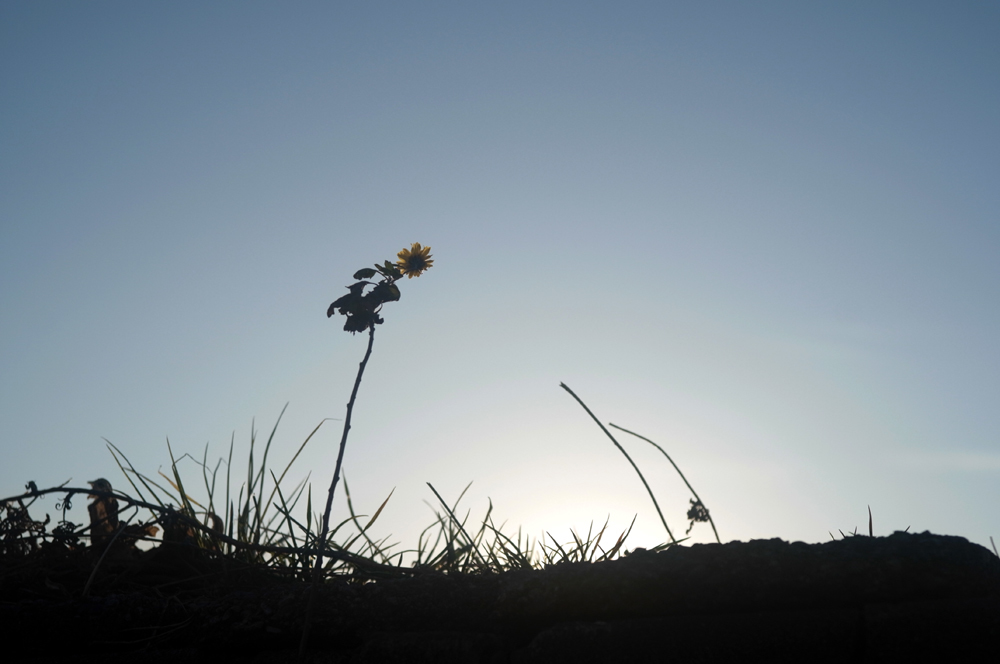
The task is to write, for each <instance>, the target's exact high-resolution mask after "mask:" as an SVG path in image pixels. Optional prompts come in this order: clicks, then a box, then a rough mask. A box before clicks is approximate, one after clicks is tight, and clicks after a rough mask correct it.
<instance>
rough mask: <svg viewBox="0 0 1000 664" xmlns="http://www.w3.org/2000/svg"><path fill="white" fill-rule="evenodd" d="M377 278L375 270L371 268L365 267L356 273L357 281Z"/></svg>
mask: <svg viewBox="0 0 1000 664" xmlns="http://www.w3.org/2000/svg"><path fill="white" fill-rule="evenodd" d="M374 276H375V270H373V269H372V268H370V267H363V268H361V269H360V270H358V271H357V272H355V273H354V278H355V279H371V278H372V277H374Z"/></svg>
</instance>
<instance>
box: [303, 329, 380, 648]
mask: <svg viewBox="0 0 1000 664" xmlns="http://www.w3.org/2000/svg"><path fill="white" fill-rule="evenodd" d="M373 343H375V325H374V324H373V325H372V326H371V327H370V328H369V332H368V350H367V351H365V357H364V359H363V360H361V366H359V367H358V376H357V378H355V379H354V389H353V390H352V391H351V400H350V401H348V402H347V417H346V418H344V433H343V435H341V437H340V451H339V452H337V465H336V467H335V468H334V469H333V480H332V481H331V482H330V490H329V492H328V493H327V495H326V509H325V510H324V511H323V527H322V529H321V530H320V535H319V541H318V542H317V544H318V547H317V549H318V550H319V553H317V554H316V566H315V567H313V578H312V581H313V583H312V588H311V590H310V593H309V601H308V602H307V604H306V617H305V625H304V626H303V628H302V641H301V642H300V643H299V659H300V661H301V659H302V657H303V655H304V653H305V647H306V641H307V639H308V637H309V627H310V623H311V618H312V609H313V601H314V600H315V598H316V586H317V585H318V584H319V581H320V579H321V578H322V575H323V553H324V552H325V551H326V548H327V541H326V538H327V534H328V533H329V532H330V511H331V510H332V508H333V494H334V492H336V490H337V482H338V481H339V480H340V466H341V464H342V463H343V462H344V450H345V449H346V448H347V434H348V433H349V432H350V431H351V413H353V412H354V401H355V400H356V399H357V398H358V388H360V387H361V377H362V376H363V375H364V373H365V367H366V366H367V365H368V358H369V357H371V354H372V344H373Z"/></svg>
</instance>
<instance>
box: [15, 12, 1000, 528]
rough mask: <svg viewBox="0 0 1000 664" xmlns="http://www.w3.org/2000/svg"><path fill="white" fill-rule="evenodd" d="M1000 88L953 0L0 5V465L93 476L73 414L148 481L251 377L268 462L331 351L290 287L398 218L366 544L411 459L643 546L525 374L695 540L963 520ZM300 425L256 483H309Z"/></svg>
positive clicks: (986, 307) (370, 383)
mask: <svg viewBox="0 0 1000 664" xmlns="http://www.w3.org/2000/svg"><path fill="white" fill-rule="evenodd" d="M998 118H1000V7H998V5H997V4H995V3H989V2H965V3H962V2H960V3H920V2H897V3H888V2H885V3H870V2H858V3H845V2H840V3H827V4H825V5H821V4H819V3H808V4H806V3H797V2H788V3H717V2H690V3H655V2H653V3H629V2H615V3H582V2H573V3H539V2H526V3H514V2H506V3H499V4H497V5H494V6H492V7H487V6H483V4H482V3H403V2H400V3H378V2H370V3H357V4H351V3H332V2H322V3H319V2H317V3H310V2H298V3H250V2H233V3H222V2H216V3H209V4H206V3H193V2H188V3H185V2H172V3H157V4H153V3H125V2H121V3H101V2H96V3H69V2H46V3H36V2H5V3H3V4H2V5H0V312H2V314H0V316H2V318H0V320H2V326H0V422H2V430H3V435H4V442H3V443H2V445H3V447H2V449H3V458H4V462H3V464H2V465H0V484H2V486H3V487H4V489H3V493H5V494H13V493H16V492H17V491H19V490H20V489H21V487H22V486H23V484H24V483H25V482H26V481H28V480H34V481H36V482H37V483H38V484H39V486H49V485H54V484H57V483H59V482H62V481H64V480H66V479H67V478H70V477H72V478H73V484H74V485H82V484H83V483H84V482H85V481H86V480H91V479H94V478H96V477H98V476H106V477H108V478H109V479H110V480H111V481H112V483H113V484H115V485H116V486H123V485H124V481H123V478H122V476H121V474H120V472H119V471H118V470H117V467H116V466H115V465H114V463H113V461H112V459H111V457H110V455H109V454H108V453H107V452H106V451H105V449H104V443H103V441H102V437H106V438H108V439H109V440H111V441H112V442H113V443H115V444H116V445H118V446H119V447H120V448H122V449H123V450H124V451H125V452H126V453H127V454H129V456H130V457H131V459H132V460H133V462H134V463H135V464H136V465H137V466H138V467H139V468H141V469H143V470H146V471H147V472H149V473H155V472H156V470H157V468H160V467H163V468H166V465H167V463H168V457H167V449H166V444H165V440H166V439H167V438H168V437H169V439H170V441H171V444H172V445H173V447H174V450H175V452H191V453H197V454H198V455H200V454H201V451H202V450H203V447H204V445H205V443H210V444H211V447H210V456H213V457H215V456H218V455H221V454H223V453H224V452H225V451H226V450H227V448H228V443H229V440H230V437H231V436H232V435H233V434H234V432H235V439H236V443H237V446H236V456H237V457H239V458H240V459H241V463H240V468H239V471H238V472H239V473H242V472H243V465H242V459H243V458H244V457H245V454H246V449H247V445H248V441H249V437H250V424H251V420H252V419H253V418H255V417H256V421H257V427H258V429H260V430H261V431H262V432H263V434H262V435H264V436H266V433H267V432H268V431H269V430H270V428H271V427H272V426H273V424H274V421H275V418H276V417H277V416H278V413H279V412H280V410H281V408H282V406H283V405H284V404H285V402H290V406H289V408H288V411H287V413H286V415H285V419H284V420H283V422H282V424H281V427H280V428H279V430H278V434H277V437H276V442H275V447H274V449H273V451H272V459H273V460H274V462H275V463H274V465H275V466H277V467H280V465H283V463H284V462H285V461H286V460H287V459H288V458H289V457H290V456H291V454H292V453H293V452H294V450H295V448H296V447H297V446H298V445H299V444H300V443H301V441H302V440H303V439H304V438H305V436H306V435H307V434H308V432H309V431H310V430H311V429H312V428H313V427H315V426H316V424H317V423H318V422H319V421H320V420H322V419H323V418H325V417H333V418H342V417H343V416H344V406H345V404H346V402H347V399H348V396H349V393H350V389H351V386H352V383H353V380H354V374H355V371H356V368H357V363H358V362H359V361H360V359H361V356H362V354H363V352H364V346H365V339H364V338H363V337H362V336H357V337H352V336H351V335H349V334H346V333H344V332H342V331H341V329H340V328H341V325H342V323H341V321H338V320H333V321H330V320H327V318H326V316H325V312H326V308H327V306H328V305H329V303H330V302H331V301H332V300H334V299H336V298H337V297H339V296H340V295H341V294H342V293H344V292H346V291H344V286H345V285H347V284H348V283H350V282H351V275H352V274H353V272H354V271H355V270H357V269H358V268H360V267H363V266H366V265H369V264H370V263H372V262H374V261H381V260H385V259H387V258H393V257H394V256H395V254H396V252H397V251H399V250H400V249H401V248H403V247H405V246H409V244H410V243H412V242H421V243H423V244H425V245H430V246H431V247H432V254H433V256H434V259H435V265H434V267H433V269H432V270H431V271H430V272H428V273H427V274H426V275H424V276H423V277H421V278H420V279H415V280H406V281H404V282H403V283H402V284H401V287H402V294H403V297H402V300H401V301H400V302H398V303H392V304H390V305H389V306H387V307H386V309H385V311H384V316H385V318H386V323H385V324H384V325H383V326H381V327H380V328H379V330H378V333H377V335H376V340H375V350H374V353H373V356H372V360H371V363H370V365H369V370H368V373H367V374H366V377H365V381H364V383H363V385H362V388H361V395H360V398H359V403H358V407H357V409H356V412H355V422H354V428H353V430H352V433H351V439H350V443H349V446H348V453H347V458H346V461H345V466H346V470H347V476H348V479H349V480H350V482H351V485H352V490H353V494H354V497H355V501H356V505H357V506H358V507H359V509H361V510H362V511H369V512H370V511H372V510H374V509H375V507H377V505H378V504H379V503H380V502H381V501H382V499H383V498H384V497H385V496H386V495H387V494H388V493H389V491H390V490H391V489H392V488H393V487H396V491H395V494H394V496H393V498H392V501H391V502H390V503H389V505H388V506H387V508H386V511H385V512H384V514H383V516H382V517H381V521H380V525H381V526H382V530H381V531H380V532H381V533H382V534H388V533H392V534H393V535H395V539H398V540H400V541H401V542H402V544H403V545H404V546H412V545H414V544H415V543H416V533H417V532H418V531H419V529H420V528H422V527H423V526H425V525H427V524H429V523H430V522H431V520H432V514H431V512H430V510H429V509H428V507H427V506H426V505H425V504H424V502H423V501H425V500H429V501H433V496H432V494H431V493H430V491H429V489H427V487H426V485H425V484H424V483H425V482H427V481H429V482H432V483H433V484H434V485H435V486H436V487H437V488H438V489H439V490H440V491H441V492H442V493H443V494H444V495H445V496H446V497H448V498H449V499H453V498H455V497H457V495H458V493H459V492H460V491H461V489H462V488H463V487H464V486H465V485H466V484H467V483H468V482H470V481H473V482H474V484H473V485H472V489H470V491H469V493H468V494H467V496H466V499H465V501H464V502H463V504H464V505H465V506H466V507H467V508H469V509H472V510H473V516H474V517H475V516H480V515H482V514H483V513H484V512H485V509H486V506H487V497H490V498H492V500H493V504H494V506H495V512H494V516H495V518H497V519H498V521H500V520H507V521H508V524H509V525H510V526H513V527H516V526H517V525H522V526H523V527H524V529H525V532H526V533H527V534H530V535H533V536H537V535H540V534H541V532H542V530H543V529H548V530H549V531H550V532H552V533H553V534H554V535H556V536H557V537H558V538H559V539H562V540H565V539H569V528H571V527H573V528H577V529H586V527H587V525H588V524H589V522H590V521H591V520H592V519H593V520H597V521H603V520H604V518H605V517H606V516H607V515H608V514H610V516H611V524H612V526H611V527H612V528H615V529H616V531H620V530H621V529H623V528H624V527H625V526H627V524H628V522H629V521H630V520H631V518H632V516H633V515H636V514H637V515H638V518H637V522H636V529H635V531H634V534H633V538H632V540H631V544H632V545H633V546H640V545H647V546H648V545H650V544H654V543H656V542H659V541H662V540H663V539H665V533H663V531H662V528H661V526H660V525H659V522H658V519H657V517H656V515H655V512H654V510H653V509H652V506H651V504H650V502H649V499H648V497H647V496H646V494H645V491H644V489H643V488H642V485H641V484H640V482H639V481H638V479H637V478H636V477H635V475H634V473H633V471H632V469H631V468H630V467H629V465H628V463H627V462H626V461H625V459H624V458H623V457H622V456H621V455H620V454H619V452H618V451H617V450H615V449H614V447H613V446H612V445H611V443H610V442H609V441H607V440H606V439H605V438H604V436H603V434H601V432H600V431H599V430H598V429H597V428H596V427H595V426H594V425H593V424H592V423H591V422H590V421H589V420H588V418H587V416H586V414H585V413H584V412H583V411H582V410H581V409H580V408H579V407H578V406H577V405H576V404H575V402H573V401H572V399H571V398H570V397H569V395H567V394H566V393H565V392H563V391H562V390H561V389H560V388H559V382H560V381H565V382H566V383H567V384H569V385H570V386H571V387H572V388H573V389H574V390H576V392H577V393H578V394H579V395H580V396H581V397H582V398H583V399H584V400H586V401H587V403H588V404H589V405H590V406H591V408H592V409H594V411H595V412H596V413H597V414H598V416H600V417H601V418H602V419H603V420H604V421H605V422H607V421H609V420H610V421H612V422H615V423H618V424H621V425H623V426H626V427H629V428H632V429H634V430H636V431H638V432H640V433H642V434H644V435H646V436H648V437H650V438H652V439H654V440H656V441H657V442H658V443H660V444H661V445H663V446H664V447H665V448H666V449H667V450H668V451H669V452H670V453H671V454H672V455H673V457H674V459H675V460H676V461H677V462H678V464H679V465H680V466H681V468H682V469H683V470H684V471H685V472H686V474H687V476H688V478H689V480H690V481H691V482H692V484H693V485H694V487H695V489H696V490H698V492H699V494H700V495H701V496H702V498H703V499H704V500H705V502H706V504H707V505H708V507H709V508H710V509H711V510H712V513H713V516H714V518H715V520H716V523H717V525H718V528H719V531H720V534H721V535H722V538H723V539H724V540H731V539H743V540H746V539H751V538H768V537H781V538H784V539H788V540H804V541H822V540H825V539H828V538H829V535H828V532H829V531H833V532H836V531H837V529H838V528H840V529H844V530H848V529H853V528H854V527H855V526H859V527H860V528H861V529H862V530H864V529H865V528H866V526H867V524H866V519H867V512H866V505H869V504H870V505H871V507H872V512H873V514H874V519H875V528H876V531H877V532H879V533H881V534H888V533H890V532H892V531H893V530H895V529H903V528H905V527H906V526H910V529H911V531H912V530H918V531H923V530H931V531H934V532H938V533H944V534H953V535H962V536H965V537H967V538H969V539H970V540H972V541H976V542H979V543H984V544H987V545H988V543H989V536H990V535H993V536H994V538H996V537H998V536H1000V517H998V512H997V506H998V504H1000V481H998V480H1000V439H998V436H1000V434H998V433H997V432H998V431H1000V408H998V400H1000V346H998V343H997V341H998V339H1000V305H998V303H1000V261H998V259H997V258H998V255H1000V187H998V186H997V182H998V181H1000V122H998ZM339 425H340V423H339V422H330V423H327V425H325V426H324V428H323V429H321V434H320V435H319V437H318V438H317V439H316V440H315V441H314V442H313V443H312V444H311V446H310V447H309V448H307V452H306V453H305V454H304V455H303V457H302V458H301V459H300V460H299V463H298V464H297V466H296V467H295V468H294V469H293V472H292V474H291V475H292V476H293V479H294V480H295V481H297V480H298V479H300V478H302V477H304V476H305V474H306V473H308V472H311V473H312V478H313V480H314V482H315V484H316V490H315V495H317V496H318V495H319V494H321V493H322V492H323V491H325V487H326V485H327V484H328V482H329V478H330V474H331V472H332V468H333V461H334V459H335V456H336V445H337V442H338V441H339V435H340V429H339ZM620 440H621V442H622V443H623V444H625V445H626V446H627V448H628V449H629V450H631V451H632V452H633V453H634V457H635V458H636V460H637V462H638V463H639V465H640V467H641V468H642V469H643V470H644V472H646V474H647V477H648V478H649V480H650V482H651V484H652V485H653V487H654V490H655V491H656V493H657V496H658V498H659V500H660V503H661V505H663V507H664V511H665V515H666V517H667V521H668V523H669V524H670V525H671V527H672V528H673V529H674V530H675V532H676V531H681V532H683V530H684V529H685V528H686V521H685V518H684V514H685V512H686V509H687V499H688V495H687V492H686V489H685V488H684V486H683V484H682V483H681V482H680V480H679V478H677V477H676V475H675V474H674V473H673V471H672V469H670V468H669V466H667V464H666V462H665V461H664V460H663V459H662V457H660V456H659V455H658V453H656V452H655V451H654V450H652V449H651V448H648V446H646V445H645V444H644V443H641V442H640V441H637V440H634V439H632V440H629V439H628V437H627V436H623V437H622V438H620ZM190 472H191V473H192V475H194V474H196V468H194V467H193V466H192V467H191V468H190ZM341 498H342V494H341ZM51 502H52V501H51V500H50V501H49V503H46V507H45V509H48V510H49V511H50V512H52V514H53V516H55V512H54V509H53V508H52V505H51V504H50V503H51ZM338 506H339V508H340V509H341V510H342V509H343V503H342V502H341V501H338ZM82 518H83V517H82V515H79V516H78V520H82ZM615 534H617V532H616V533H615ZM709 539H711V531H710V530H709V529H708V528H707V527H706V526H699V527H697V528H696V529H695V531H694V533H693V538H692V541H708V540H709Z"/></svg>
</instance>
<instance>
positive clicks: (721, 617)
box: [0, 532, 1000, 664]
mask: <svg viewBox="0 0 1000 664" xmlns="http://www.w3.org/2000/svg"><path fill="white" fill-rule="evenodd" d="M161 548H162V547H161ZM156 551H157V550H155V549H154V550H153V551H151V552H147V553H149V554H154V553H155V552H156ZM168 553H170V552H160V553H159V554H158V555H157V556H155V557H154V556H150V561H153V560H156V561H157V562H156V565H159V567H155V572H156V574H159V575H160V577H158V578H169V577H170V575H171V573H173V574H174V576H177V573H180V571H181V570H182V569H183V572H184V574H186V575H187V577H190V576H191V574H192V572H200V573H202V574H203V575H207V576H211V574H212V571H213V569H212V568H211V566H210V565H209V563H213V564H214V563H215V562H216V561H207V560H205V559H204V558H203V557H201V556H197V553H196V552H193V551H191V552H177V551H176V550H175V552H174V553H173V554H171V556H172V557H168V556H167V554H168ZM5 566H6V565H5ZM171 566H174V567H176V568H177V569H172V567H171ZM153 568H154V565H153V563H152V562H151V563H150V570H152V569H153ZM150 570H147V572H148V573H150V574H152V573H153V572H151V571H150ZM215 571H216V572H218V570H217V568H215ZM109 573H110V570H109ZM187 577H182V578H187ZM21 581H22V583H26V581H25V580H24V579H21ZM45 581H46V584H45V587H46V588H49V589H50V592H49V593H48V596H46V593H45V592H34V593H32V594H30V595H26V594H24V593H17V592H15V590H16V588H12V587H11V582H12V576H11V575H10V574H8V573H7V570H4V569H3V567H0V624H3V625H4V632H5V633H7V634H8V635H10V636H11V637H13V641H15V642H21V643H25V644H34V645H33V646H31V652H32V659H34V661H37V662H45V661H64V660H65V659H66V658H67V656H69V655H72V657H73V659H74V660H75V661H79V662H88V661H100V662H102V664H108V663H110V662H116V661H130V662H133V661H135V659H136V658H137V657H141V658H142V659H143V660H144V663H143V664H155V663H156V662H160V661H170V662H177V661H178V659H184V660H187V661H186V662H185V664H194V663H195V662H199V661H218V660H219V659H220V658H221V659H229V658H232V657H236V658H238V659H240V660H241V661H244V662H284V661H288V662H293V661H296V654H297V647H298V640H299V637H300V635H301V631H302V625H303V621H304V616H305V607H306V604H307V598H308V593H309V592H310V586H309V584H308V583H305V582H301V581H299V582H266V583H265V582H255V583H252V584H245V585H244V586H243V587H239V586H233V585H229V586H216V587H214V589H211V590H208V589H206V590H203V591H201V592H199V590H198V588H196V587H191V586H190V584H189V585H188V586H184V584H180V585H178V586H174V588H173V591H172V590H171V586H170V585H169V584H163V583H161V584H159V586H158V587H157V588H156V589H155V590H153V589H150V590H144V589H128V590H125V591H116V590H115V589H114V584H110V586H109V587H105V588H103V589H101V591H100V592H96V591H95V593H94V594H92V595H90V596H87V597H84V598H80V597H73V596H69V595H70V594H69V593H67V592H65V590H63V591H62V592H61V595H60V594H58V593H56V592H55V590H52V589H53V587H58V586H59V584H57V583H54V582H52V581H51V580H49V579H48V578H46V580H45ZM133 586H134V584H133ZM171 592H174V594H170V593H171ZM997 646H1000V558H998V557H997V556H996V555H994V553H993V552H991V551H989V550H987V549H986V548H984V547H982V546H979V545H977V544H972V543H970V542H969V541H968V540H966V539H964V538H961V537H953V536H942V535H934V534H931V533H927V532H925V533H920V534H916V533H903V532H896V533H894V534H892V535H890V536H888V537H875V538H871V537H862V536H856V537H847V538H844V539H841V540H836V541H831V542H824V543H820V544H805V543H802V542H792V543H789V542H784V541H782V540H780V539H769V540H751V541H749V542H729V543H726V544H694V545H691V546H673V547H670V548H668V549H666V550H664V551H660V552H657V553H653V552H649V551H645V550H642V549H637V550H636V551H633V552H632V553H631V554H630V555H628V556H626V557H623V558H620V559H618V560H613V561H605V562H599V563H564V564H559V565H554V566H550V567H547V568H545V569H543V570H518V571H511V572H505V573H502V574H483V575H463V574H451V575H445V574H431V575H420V576H414V577H412V578H399V579H391V580H381V581H378V582H374V583H368V584H364V585H350V584H347V583H345V582H342V581H336V580H335V581H331V582H329V583H326V584H323V585H322V586H320V587H319V589H318V593H317V596H316V600H315V609H314V614H313V620H312V627H311V632H310V643H309V651H308V653H307V657H306V661H311V662H351V663H362V662H392V661H399V662H442V663H446V662H491V663H493V662H496V663H500V662H504V663H506V662H510V663H512V664H531V663H534V662H547V663H551V662H560V661H570V660H572V661H574V662H598V661H600V662H607V661H612V662H628V661H637V662H638V661H642V662H645V661H676V662H715V661H731V660H733V659H744V658H750V657H753V658H765V659H767V660H768V661H772V662H780V661H789V662H792V661H838V662H840V661H859V662H866V661H871V662H894V661H906V662H914V661H940V660H941V659H942V658H944V659H945V660H946V661H961V660H964V659H965V658H966V657H968V658H970V659H971V657H972V656H976V657H981V656H990V655H993V656H995V655H996V653H997V652H998V648H997Z"/></svg>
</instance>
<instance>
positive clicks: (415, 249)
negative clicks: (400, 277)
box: [396, 242, 434, 279]
mask: <svg viewBox="0 0 1000 664" xmlns="http://www.w3.org/2000/svg"><path fill="white" fill-rule="evenodd" d="M430 252H431V248H430V247H421V246H420V243H419V242H414V243H413V246H412V247H410V248H409V249H403V250H402V251H401V252H399V253H398V254H396V255H397V256H398V257H399V260H398V261H396V265H398V266H399V269H400V270H401V271H402V272H403V274H405V275H406V276H407V277H408V278H410V279H412V278H413V277H419V276H420V274H421V273H422V272H423V271H424V270H427V269H429V268H430V266H431V265H433V264H434V261H433V260H431V253H430Z"/></svg>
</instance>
